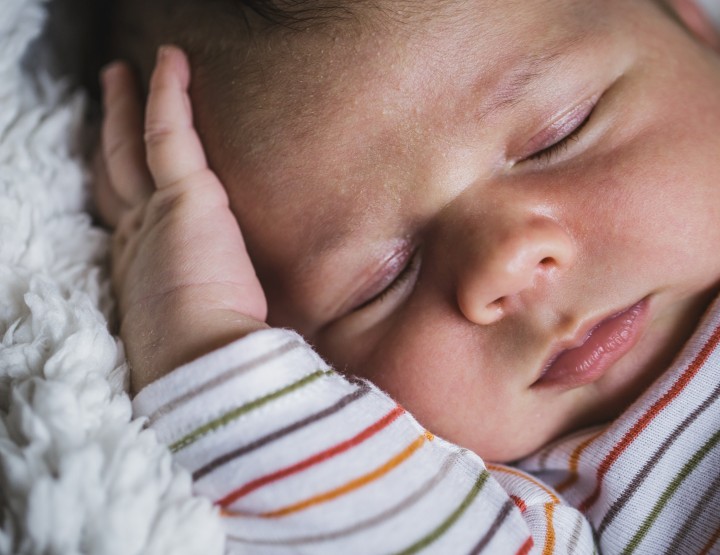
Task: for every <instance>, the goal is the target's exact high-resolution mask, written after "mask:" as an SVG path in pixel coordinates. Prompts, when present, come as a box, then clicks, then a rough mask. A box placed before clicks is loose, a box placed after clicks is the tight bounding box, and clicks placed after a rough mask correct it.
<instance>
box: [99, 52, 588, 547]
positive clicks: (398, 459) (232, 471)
mask: <svg viewBox="0 0 720 555" xmlns="http://www.w3.org/2000/svg"><path fill="white" fill-rule="evenodd" d="M188 80H189V70H188V66H187V62H186V60H185V58H184V56H183V54H182V53H181V52H180V51H178V50H176V49H169V50H164V55H163V56H161V57H160V58H159V61H158V66H157V68H156V71H155V73H154V75H153V78H152V82H151V86H150V93H149V99H148V107H147V116H146V123H145V129H146V132H145V141H144V142H143V141H142V132H141V130H142V125H143V124H142V117H141V115H140V111H139V108H138V107H137V101H136V100H135V98H134V90H133V83H132V79H131V75H130V73H129V71H128V69H127V68H126V67H125V66H115V67H114V68H113V69H111V70H110V73H109V74H106V75H105V85H106V113H107V115H106V120H105V124H104V145H105V146H104V151H105V158H106V161H107V162H106V167H107V174H108V175H107V176H106V177H107V179H105V181H104V182H103V183H101V184H100V185H101V186H100V189H99V191H98V202H99V204H100V208H101V212H102V213H103V214H104V216H105V218H106V219H107V220H108V221H109V222H111V223H112V222H115V223H116V224H117V231H116V236H115V241H114V248H113V260H114V263H115V264H114V270H113V278H114V284H115V287H116V291H117V294H118V297H119V303H120V305H119V311H120V317H121V321H122V328H121V332H122V336H123V339H124V340H125V343H126V345H127V350H128V355H129V358H130V362H131V365H132V371H133V374H132V379H133V387H134V389H135V390H136V391H139V390H140V389H143V390H142V391H141V392H140V393H139V394H138V395H137V397H136V398H135V401H134V409H135V412H136V414H139V415H144V416H147V417H148V419H149V420H148V423H149V425H150V426H152V427H153V428H154V429H155V430H156V432H157V434H158V437H159V438H160V439H161V440H162V441H164V442H165V443H167V444H168V446H169V447H170V449H171V450H172V451H173V452H174V453H175V456H176V460H177V461H179V462H180V463H181V464H182V465H183V466H185V467H186V468H187V469H188V470H189V471H190V472H191V473H192V474H193V478H194V479H195V488H196V491H197V492H199V493H201V494H203V495H205V496H207V497H209V498H210V499H212V500H213V501H214V502H215V503H216V505H218V506H219V507H220V508H221V509H222V510H223V513H222V514H223V517H224V523H225V528H226V530H227V532H228V537H229V539H230V541H231V542H232V543H231V545H233V546H234V547H235V548H237V550H238V552H248V553H253V554H260V553H300V552H304V553H313V554H320V553H332V554H337V553H346V554H348V555H350V554H352V553H362V554H363V555H368V554H373V553H408V554H409V553H417V552H421V551H422V552H424V553H442V554H455V553H463V554H464V553H480V552H485V553H493V554H504V553H509V554H519V553H527V552H529V551H530V550H531V549H532V548H533V546H535V547H536V548H542V549H543V550H544V551H545V552H547V553H559V552H563V553H565V552H568V551H572V552H576V553H591V552H592V534H591V532H590V529H589V525H588V524H587V522H586V521H585V520H584V518H583V517H582V515H580V514H579V513H578V512H577V511H575V510H574V509H572V508H570V507H568V506H567V505H564V504H563V503H562V502H561V501H560V500H559V499H558V498H557V497H556V496H555V495H554V494H553V493H552V492H551V491H549V489H548V488H546V487H544V486H542V485H541V484H538V483H537V482H536V481H534V480H532V478H530V477H528V476H527V475H524V474H523V473H520V472H518V471H515V470H512V469H505V468H503V467H499V468H498V469H496V470H491V471H488V469H487V468H486V467H485V465H484V464H483V462H482V461H481V460H480V459H479V458H478V457H477V456H476V455H474V454H473V453H471V452H469V451H467V450H464V449H461V448H459V447H457V446H454V445H451V444H449V443H447V442H444V441H443V440H441V439H439V438H436V437H434V436H433V435H432V434H431V433H430V432H428V431H427V430H425V429H424V428H423V427H422V426H420V424H419V423H418V422H417V421H416V420H415V419H414V418H413V417H412V416H411V415H409V414H408V413H407V412H405V411H404V410H403V408H402V407H400V406H398V405H397V404H396V403H395V402H394V401H393V400H392V399H390V398H389V397H388V396H387V395H385V394H384V393H383V392H381V391H379V390H378V389H377V388H375V387H374V386H373V385H372V384H369V383H367V382H364V381H352V380H348V379H346V378H344V377H343V376H340V375H339V374H337V373H335V372H333V371H332V369H330V368H329V367H328V366H327V365H326V364H325V363H324V362H323V361H322V360H321V359H320V358H319V357H318V356H317V355H316V354H315V353H314V352H313V351H312V349H311V348H310V347H309V346H308V345H307V344H306V343H305V342H304V341H303V340H302V338H301V337H299V336H298V335H296V334H294V333H292V332H289V331H285V330H271V329H266V330H263V331H257V330H261V329H262V328H265V327H266V326H265V325H264V323H263V319H264V317H265V299H264V296H263V293H262V290H261V288H260V285H259V283H258V282H257V279H256V277H255V274H254V272H253V269H252V265H251V263H250V260H249V259H248V257H247V253H246V251H245V248H244V244H243V241H242V236H241V234H240V230H239V228H238V226H237V223H236V221H235V219H234V217H233V215H232V214H231V212H230V210H229V208H228V203H227V197H226V196H225V192H224V190H223V188H222V186H221V184H220V183H219V182H218V180H217V178H216V177H215V175H214V174H213V173H212V172H211V171H210V170H209V169H208V168H207V165H206V162H205V157H204V155H203V152H202V147H201V145H200V142H199V140H198V138H197V135H196V134H195V132H194V130H193V127H192V118H191V112H190V103H189V98H188V96H187V86H188ZM145 150H147V166H148V167H149V171H148V170H146V169H145V164H144V152H145ZM250 332H254V333H250ZM245 336H247V337H245ZM184 363H187V364H184ZM176 366H179V368H178V369H176V370H174V371H172V372H171V370H173V368H174V367H176ZM165 374H168V375H167V376H164V375H165ZM163 376H164V377H163ZM146 386H147V387H146ZM501 483H503V484H504V486H505V489H503V486H501V485H500V484H501Z"/></svg>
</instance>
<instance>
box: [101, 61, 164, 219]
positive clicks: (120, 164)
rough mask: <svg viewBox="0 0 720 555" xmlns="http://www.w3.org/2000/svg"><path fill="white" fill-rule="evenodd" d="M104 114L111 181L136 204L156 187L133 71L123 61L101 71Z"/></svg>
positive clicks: (124, 197)
mask: <svg viewBox="0 0 720 555" xmlns="http://www.w3.org/2000/svg"><path fill="white" fill-rule="evenodd" d="M102 84H103V104H104V108H105V116H104V120H103V126H102V145H103V154H104V157H105V165H106V167H107V173H108V176H109V178H110V183H111V185H112V187H113V189H114V191H115V194H117V196H119V197H120V198H121V199H122V200H123V202H125V204H127V205H128V206H135V205H136V204H138V203H140V202H142V201H144V200H145V199H147V198H148V197H149V196H150V195H151V194H152V192H153V190H154V185H153V182H152V177H151V176H150V173H149V172H148V169H147V165H146V162H145V143H144V141H143V114H142V106H141V103H140V100H139V98H138V93H137V86H136V82H135V78H134V76H133V74H132V71H131V70H130V68H129V67H128V65H127V64H125V63H123V62H114V63H112V64H110V65H109V66H107V68H105V70H104V71H103V74H102Z"/></svg>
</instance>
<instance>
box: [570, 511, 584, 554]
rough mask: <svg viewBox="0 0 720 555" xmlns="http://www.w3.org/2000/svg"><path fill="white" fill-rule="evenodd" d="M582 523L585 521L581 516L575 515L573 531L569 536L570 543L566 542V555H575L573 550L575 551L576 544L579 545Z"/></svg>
mask: <svg viewBox="0 0 720 555" xmlns="http://www.w3.org/2000/svg"><path fill="white" fill-rule="evenodd" d="M584 522H585V519H584V518H583V516H582V514H580V513H577V517H576V519H575V526H573V531H572V534H570V541H569V542H568V546H567V552H568V555H573V554H574V553H575V550H576V549H577V546H578V544H579V543H580V532H582V528H583V524H584Z"/></svg>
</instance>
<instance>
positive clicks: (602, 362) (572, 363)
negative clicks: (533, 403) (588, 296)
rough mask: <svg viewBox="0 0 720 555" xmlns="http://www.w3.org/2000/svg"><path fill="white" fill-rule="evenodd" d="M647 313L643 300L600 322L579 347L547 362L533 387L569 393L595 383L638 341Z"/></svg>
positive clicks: (645, 302) (563, 352)
mask: <svg viewBox="0 0 720 555" xmlns="http://www.w3.org/2000/svg"><path fill="white" fill-rule="evenodd" d="M647 313H648V301H647V299H643V300H642V301H640V302H639V303H637V304H636V305H633V306H631V307H630V308H628V309H626V310H624V311H622V312H620V313H619V314H616V315H614V316H611V317H610V318H608V319H606V320H603V321H602V322H600V323H599V324H598V325H597V326H595V327H594V328H593V329H592V330H590V331H589V332H588V335H587V337H586V338H585V341H584V342H583V344H582V345H580V346H579V347H576V348H575V349H568V350H566V351H562V352H561V353H559V354H558V355H557V356H556V357H555V358H553V359H551V360H550V361H549V362H548V364H547V365H546V366H545V370H544V372H543V373H542V375H541V376H540V378H539V379H538V380H537V381H536V382H535V383H534V384H533V387H535V386H543V387H546V386H553V387H561V388H563V389H572V388H575V387H580V386H582V385H586V384H589V383H592V382H594V381H596V380H599V379H600V378H601V377H602V376H603V375H604V374H605V373H606V372H607V370H608V369H609V368H610V367H611V366H612V365H613V364H615V363H616V362H617V361H618V360H620V359H621V358H622V357H623V356H624V355H625V354H626V353H627V352H628V351H630V350H631V349H632V348H633V347H634V346H635V345H636V344H637V342H638V341H639V340H640V337H641V336H642V332H643V330H644V328H645V322H646V320H647Z"/></svg>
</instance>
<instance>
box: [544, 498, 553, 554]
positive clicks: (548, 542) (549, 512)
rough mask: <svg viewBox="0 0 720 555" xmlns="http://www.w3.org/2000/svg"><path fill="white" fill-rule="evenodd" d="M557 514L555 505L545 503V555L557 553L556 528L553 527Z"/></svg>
mask: <svg viewBox="0 0 720 555" xmlns="http://www.w3.org/2000/svg"><path fill="white" fill-rule="evenodd" d="M554 512H555V503H545V525H546V527H547V531H546V532H545V546H544V547H543V555H552V552H553V551H555V527H554V526H553V514H554Z"/></svg>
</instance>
